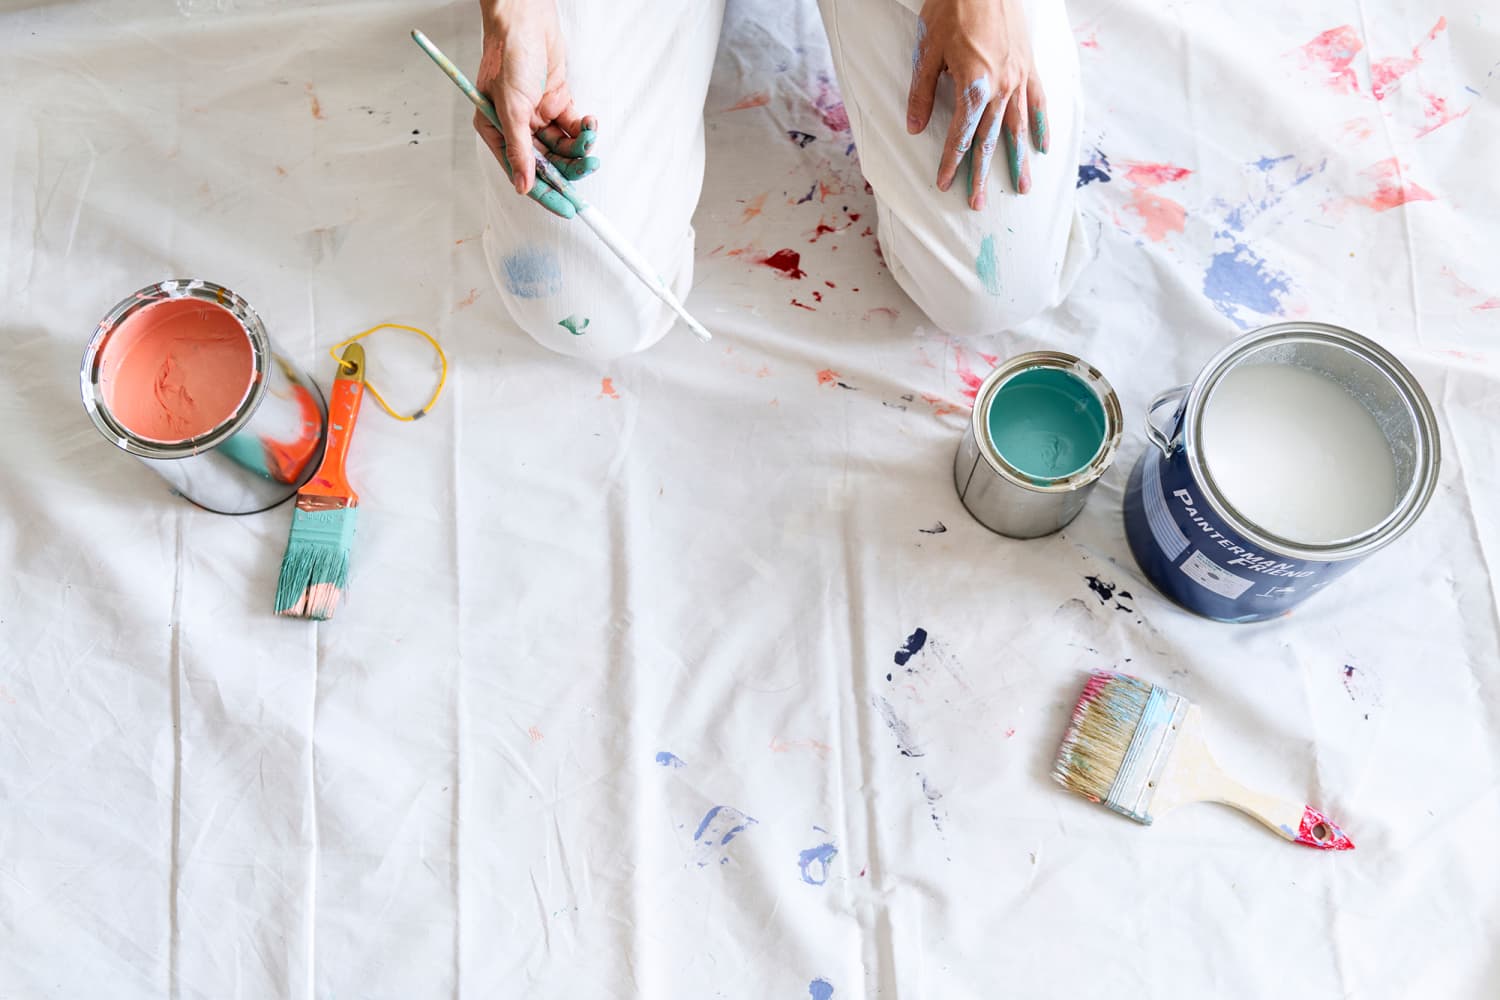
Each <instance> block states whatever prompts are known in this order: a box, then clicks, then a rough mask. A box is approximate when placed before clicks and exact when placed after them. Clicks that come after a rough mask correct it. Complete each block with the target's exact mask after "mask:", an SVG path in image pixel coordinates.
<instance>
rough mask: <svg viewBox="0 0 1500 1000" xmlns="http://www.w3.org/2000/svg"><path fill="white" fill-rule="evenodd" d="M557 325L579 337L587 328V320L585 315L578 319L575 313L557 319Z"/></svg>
mask: <svg viewBox="0 0 1500 1000" xmlns="http://www.w3.org/2000/svg"><path fill="white" fill-rule="evenodd" d="M557 325H558V326H560V327H562V328H563V329H564V330H567V331H568V332H569V333H571V334H572V335H573V336H575V337H581V336H583V331H585V330H587V329H588V328H589V321H588V317H587V316H585V317H584V318H583V319H579V318H578V316H577V315H576V314H575V315H572V316H567V317H564V318H563V319H560V320H558V321H557Z"/></svg>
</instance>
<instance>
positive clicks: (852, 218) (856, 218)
mask: <svg viewBox="0 0 1500 1000" xmlns="http://www.w3.org/2000/svg"><path fill="white" fill-rule="evenodd" d="M849 221H850V222H858V221H859V213H858V212H850V213H849Z"/></svg>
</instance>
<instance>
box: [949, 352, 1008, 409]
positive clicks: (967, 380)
mask: <svg viewBox="0 0 1500 1000" xmlns="http://www.w3.org/2000/svg"><path fill="white" fill-rule="evenodd" d="M976 353H977V352H976ZM979 356H980V357H981V358H984V359H985V360H986V361H989V365H990V367H991V368H993V367H994V366H995V364H996V362H997V361H998V360H999V359H998V358H995V360H993V361H992V360H990V359H991V358H992V357H994V356H993V355H986V354H980V355H979ZM953 370H954V372H955V373H956V374H957V375H958V377H959V380H960V381H962V382H963V384H964V395H965V396H967V397H968V398H969V399H971V400H972V399H974V398H975V397H976V396H978V395H979V387H980V386H981V385H982V384H983V383H984V376H983V375H980V374H979V373H978V372H976V371H975V370H974V369H972V368H970V367H969V363H968V361H966V360H965V359H964V349H963V348H962V347H961V346H959V345H958V344H954V345H953Z"/></svg>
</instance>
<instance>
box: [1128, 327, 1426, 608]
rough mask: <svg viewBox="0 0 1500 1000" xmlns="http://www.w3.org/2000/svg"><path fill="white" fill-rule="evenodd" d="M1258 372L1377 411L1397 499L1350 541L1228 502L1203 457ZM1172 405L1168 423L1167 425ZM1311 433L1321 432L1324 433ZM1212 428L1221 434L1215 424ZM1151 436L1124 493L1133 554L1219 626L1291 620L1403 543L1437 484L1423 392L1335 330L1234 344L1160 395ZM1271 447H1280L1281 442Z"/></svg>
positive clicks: (1273, 486)
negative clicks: (1235, 384)
mask: <svg viewBox="0 0 1500 1000" xmlns="http://www.w3.org/2000/svg"><path fill="white" fill-rule="evenodd" d="M1257 366H1269V368H1270V370H1271V371H1272V372H1273V373H1274V372H1275V370H1276V369H1278V368H1281V367H1284V366H1286V367H1291V368H1293V369H1296V370H1298V371H1301V372H1305V373H1310V374H1312V375H1316V376H1317V377H1318V378H1320V379H1324V380H1327V381H1329V382H1331V383H1333V384H1334V385H1335V386H1337V387H1339V388H1340V389H1341V390H1342V391H1343V392H1345V393H1347V394H1348V396H1349V397H1351V398H1352V400H1353V401H1354V402H1355V403H1357V404H1358V405H1359V406H1360V407H1362V408H1363V409H1364V410H1365V411H1366V412H1368V414H1369V416H1370V417H1371V418H1373V422H1374V424H1373V426H1374V427H1375V428H1378V433H1379V434H1380V435H1383V437H1384V440H1385V442H1386V444H1387V445H1388V446H1389V450H1390V458H1391V459H1392V460H1393V463H1394V466H1393V468H1394V478H1393V480H1392V481H1391V484H1392V492H1391V493H1390V494H1388V495H1390V496H1391V497H1393V499H1392V501H1391V502H1390V503H1389V509H1388V511H1387V512H1385V513H1384V515H1383V516H1381V517H1377V518H1376V519H1374V520H1373V521H1371V522H1370V523H1369V524H1368V525H1367V526H1366V527H1365V528H1364V529H1363V530H1359V531H1356V532H1354V533H1353V534H1350V535H1349V536H1348V537H1332V538H1328V539H1325V540H1322V541H1319V542H1317V543H1312V542H1308V541H1305V540H1303V541H1298V540H1294V539H1292V538H1289V537H1286V536H1285V534H1278V533H1276V532H1275V531H1273V530H1270V529H1269V528H1268V527H1267V526H1266V524H1263V523H1260V522H1259V521H1257V520H1256V519H1255V518H1252V517H1250V516H1247V514H1246V513H1245V510H1243V509H1240V508H1237V507H1236V506H1235V505H1234V504H1233V503H1231V502H1230V500H1229V499H1228V498H1227V497H1226V495H1225V491H1224V488H1223V487H1224V485H1225V476H1224V475H1223V473H1224V472H1225V471H1226V470H1225V469H1221V475H1220V476H1219V478H1217V479H1216V478H1215V476H1214V474H1213V471H1212V469H1211V462H1209V461H1207V460H1206V459H1205V454H1206V452H1208V453H1212V452H1211V451H1210V449H1212V448H1213V446H1214V442H1212V441H1209V442H1208V444H1207V446H1205V430H1204V427H1205V413H1206V412H1208V411H1209V409H1210V407H1211V406H1212V405H1214V401H1215V392H1216V390H1218V389H1220V387H1221V386H1224V385H1227V384H1228V383H1227V382H1226V379H1229V378H1230V377H1231V376H1233V375H1234V373H1236V372H1240V373H1241V375H1243V374H1244V372H1243V370H1244V369H1246V368H1255V367H1257ZM1298 377H1301V376H1298ZM1287 398H1288V397H1287V395H1286V394H1279V395H1278V394H1270V393H1267V394H1266V395H1265V396H1264V397H1263V401H1261V402H1259V403H1258V404H1257V405H1263V406H1264V407H1267V408H1277V407H1282V408H1284V407H1286V406H1287V405H1288V403H1287ZM1169 407H1170V408H1172V412H1173V415H1172V417H1171V419H1170V420H1169V421H1167V422H1165V423H1164V424H1162V423H1158V420H1159V419H1160V416H1159V415H1160V414H1161V413H1162V412H1164V411H1166V410H1167V409H1168V408H1169ZM1267 412H1268V413H1269V410H1268V411H1267ZM1292 416H1293V417H1295V418H1298V419H1302V418H1301V417H1298V415H1297V414H1292ZM1303 424H1304V426H1306V427H1307V428H1308V429H1309V430H1310V431H1311V432H1313V433H1320V430H1319V428H1320V426H1321V425H1320V424H1318V423H1314V422H1309V421H1306V420H1304V421H1303ZM1209 426H1210V434H1209V435H1208V436H1212V433H1213V431H1212V428H1213V426H1214V425H1213V424H1212V423H1210V424H1209ZM1146 432H1147V436H1148V437H1149V438H1150V439H1151V444H1152V447H1148V448H1147V449H1146V451H1145V453H1144V454H1143V455H1142V456H1141V457H1140V459H1139V460H1138V461H1137V462H1136V464H1135V468H1134V469H1133V470H1132V471H1131V474H1130V480H1129V482H1128V484H1127V485H1126V488H1125V498H1124V516H1125V534H1126V538H1127V539H1128V541H1129V543H1130V551H1131V553H1132V554H1133V555H1134V556H1135V560H1136V562H1137V563H1138V564H1139V565H1140V567H1141V570H1142V571H1143V572H1144V573H1145V574H1146V577H1147V578H1148V579H1149V580H1150V581H1151V582H1152V584H1154V585H1155V586H1156V588H1157V589H1158V590H1160V591H1161V592H1162V593H1163V594H1165V595H1166V596H1167V597H1169V598H1171V599H1172V600H1173V601H1175V602H1176V603H1177V604H1179V605H1181V606H1182V607H1184V608H1186V609H1187V610H1188V611H1191V612H1193V613H1194V614H1198V615H1202V616H1203V617H1205V618H1212V619H1215V620H1217V621H1224V622H1257V621H1264V620H1266V619H1269V618H1275V617H1277V616H1279V615H1283V614H1286V613H1287V612H1288V611H1290V610H1291V609H1292V607H1293V606H1294V605H1296V604H1299V603H1300V602H1302V601H1304V600H1306V599H1307V598H1308V597H1310V596H1311V595H1312V594H1315V593H1317V592H1318V591H1319V590H1322V589H1323V588H1324V587H1326V586H1328V584H1330V583H1332V582H1333V581H1334V580H1335V579H1337V578H1338V577H1339V576H1341V575H1342V574H1344V573H1347V572H1348V571H1349V570H1351V569H1353V568H1354V567H1355V566H1356V565H1357V564H1358V563H1359V562H1360V561H1361V560H1363V559H1364V558H1365V557H1367V556H1369V555H1370V554H1371V553H1373V552H1375V551H1376V550H1377V549H1380V548H1383V547H1384V546H1386V545H1389V544H1390V543H1391V542H1393V541H1395V540H1396V539H1397V538H1398V537H1399V536H1400V535H1401V534H1402V533H1403V532H1404V531H1406V529H1407V528H1409V527H1411V526H1412V524H1413V523H1415V521H1416V520H1417V518H1418V516H1420V515H1421V513H1422V511H1423V509H1424V508H1425V507H1426V506H1427V502H1428V500H1429V499H1431V497H1432V494H1433V491H1434V490H1435V489H1436V487H1437V478H1438V465H1439V458H1440V455H1439V441H1438V429H1437V421H1436V419H1435V418H1434V416H1433V412H1432V407H1431V405H1430V404H1429V403H1428V401H1427V396H1426V395H1425V394H1424V393H1423V392H1422V388H1421V386H1420V385H1418V384H1417V381H1416V379H1415V378H1414V377H1413V376H1412V374H1411V372H1409V371H1407V369H1406V368H1405V367H1404V366H1403V365H1402V364H1401V363H1400V362H1399V361H1397V360H1396V358H1395V357H1394V356H1392V355H1391V354H1390V353H1389V352H1387V351H1386V350H1385V349H1384V348H1382V347H1381V346H1380V345H1379V344H1376V343H1375V342H1374V341H1371V340H1369V339H1368V338H1366V337H1362V336H1360V335H1359V334H1356V333H1353V332H1352V331H1349V330H1345V329H1343V328H1342V327H1337V326H1332V325H1329V324H1326V323H1300V322H1298V323H1277V324H1274V325H1271V326H1266V327H1262V328H1261V329H1259V330H1255V331H1252V332H1251V333H1248V334H1246V335H1245V336H1243V337H1241V338H1239V339H1238V340H1236V341H1234V342H1233V343H1231V344H1230V345H1229V346H1228V347H1226V348H1225V349H1224V350H1222V351H1221V352H1219V354H1218V355H1217V356H1215V357H1214V358H1213V359H1212V360H1210V361H1209V362H1208V364H1207V365H1206V366H1205V367H1204V368H1203V370H1202V371H1201V372H1199V374H1198V377H1197V378H1196V379H1194V380H1193V382H1192V383H1190V384H1188V385H1184V386H1178V387H1177V388H1174V389H1168V390H1167V391H1166V392H1163V393H1162V394H1161V395H1159V396H1157V397H1156V399H1155V400H1154V401H1153V402H1152V403H1151V406H1150V408H1149V410H1148V411H1147V414H1146ZM1269 446H1270V447H1272V448H1278V447H1280V445H1279V443H1278V442H1276V441H1272V442H1270V444H1269ZM1326 447H1327V448H1329V449H1332V450H1328V451H1325V452H1323V455H1324V456H1325V459H1324V460H1325V461H1327V462H1330V463H1334V462H1337V461H1339V459H1340V453H1339V450H1338V448H1339V446H1338V445H1337V444H1336V443H1329V444H1328V445H1327V446H1326ZM1239 471H1244V470H1239ZM1249 471H1252V472H1254V473H1255V474H1256V475H1257V476H1261V477H1264V478H1263V480H1262V481H1264V482H1266V483H1267V489H1268V490H1270V491H1273V492H1272V495H1273V496H1274V491H1276V490H1279V489H1283V488H1284V486H1283V483H1284V480H1282V479H1280V478H1279V477H1278V470H1276V469H1275V468H1261V467H1260V466H1259V465H1257V466H1255V467H1253V468H1251V469H1250V470H1249ZM1241 506H1242V507H1243V506H1244V505H1243V503H1242V504H1241ZM1383 509H1384V508H1383ZM1262 519H1264V517H1263V516H1262Z"/></svg>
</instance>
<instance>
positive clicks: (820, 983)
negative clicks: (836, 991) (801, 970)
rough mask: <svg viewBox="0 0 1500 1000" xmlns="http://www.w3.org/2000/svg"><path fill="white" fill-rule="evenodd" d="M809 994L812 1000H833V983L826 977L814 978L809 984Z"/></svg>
mask: <svg viewBox="0 0 1500 1000" xmlns="http://www.w3.org/2000/svg"><path fill="white" fill-rule="evenodd" d="M807 995H808V996H809V997H811V998H812V1000H833V984H832V983H830V982H829V981H828V980H826V979H814V980H813V981H812V982H810V983H808V984H807Z"/></svg>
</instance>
